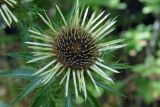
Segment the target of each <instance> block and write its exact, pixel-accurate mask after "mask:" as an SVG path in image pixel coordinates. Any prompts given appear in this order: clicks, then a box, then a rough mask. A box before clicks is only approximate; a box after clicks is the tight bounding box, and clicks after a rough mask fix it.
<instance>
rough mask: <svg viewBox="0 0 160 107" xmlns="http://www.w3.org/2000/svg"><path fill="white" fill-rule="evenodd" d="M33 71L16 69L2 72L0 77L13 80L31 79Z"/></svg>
mask: <svg viewBox="0 0 160 107" xmlns="http://www.w3.org/2000/svg"><path fill="white" fill-rule="evenodd" d="M32 74H33V71H32V70H27V69H17V70H13V71H2V72H0V77H13V78H17V77H18V78H33V75H32Z"/></svg>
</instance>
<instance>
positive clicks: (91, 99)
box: [87, 92, 100, 107]
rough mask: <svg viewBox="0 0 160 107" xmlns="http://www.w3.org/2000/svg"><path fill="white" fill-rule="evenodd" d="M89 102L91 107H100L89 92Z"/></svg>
mask: <svg viewBox="0 0 160 107" xmlns="http://www.w3.org/2000/svg"><path fill="white" fill-rule="evenodd" d="M87 102H89V104H90V105H91V107H100V105H99V104H98V102H97V100H96V98H94V97H93V96H92V95H91V94H90V93H89V92H88V97H87Z"/></svg>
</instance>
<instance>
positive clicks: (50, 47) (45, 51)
mask: <svg viewBox="0 0 160 107" xmlns="http://www.w3.org/2000/svg"><path fill="white" fill-rule="evenodd" d="M78 3H79V2H78V1H77V4H76V6H75V9H74V13H73V14H72V15H71V17H70V19H69V20H66V18H65V17H64V15H63V14H62V12H61V10H60V9H59V7H58V6H57V5H56V8H57V10H58V12H59V14H60V16H61V18H62V21H63V23H64V25H63V26H62V27H61V28H59V29H56V28H55V27H54V26H53V24H52V22H51V20H50V19H49V18H48V16H47V15H46V13H45V17H44V16H42V15H41V14H39V13H38V14H39V16H40V17H41V19H42V20H43V21H44V22H45V23H46V25H47V26H48V27H49V29H50V30H51V35H48V34H47V33H45V32H40V31H38V30H37V29H35V28H34V30H29V32H30V33H31V35H30V36H31V37H32V38H33V41H31V42H25V43H26V44H28V45H29V48H31V49H32V50H33V52H32V53H33V54H34V56H35V58H34V59H32V60H30V61H28V63H33V62H36V61H45V62H47V61H48V63H47V64H46V65H43V67H42V68H41V69H39V70H38V71H36V72H35V73H34V75H37V76H42V77H43V81H42V84H44V85H45V84H47V83H49V82H50V81H52V80H53V79H56V78H61V77H62V78H61V81H59V82H60V84H62V83H63V82H64V81H65V94H66V96H67V95H68V92H69V89H71V88H70V87H71V86H72V85H71V84H73V86H74V90H75V95H76V97H78V94H79V92H83V93H84V96H85V98H87V84H88V81H86V80H88V79H90V80H91V82H92V83H93V85H94V86H95V89H96V90H97V92H98V91H99V89H98V86H97V84H96V82H95V79H96V76H95V75H99V76H100V77H101V78H103V79H104V80H105V81H106V82H107V83H108V82H111V83H113V81H112V79H111V78H110V77H109V76H108V75H107V72H108V71H111V72H115V73H118V71H116V70H114V69H112V68H110V67H109V66H107V65H105V61H104V59H103V53H105V52H106V51H109V50H114V49H118V48H122V47H124V46H125V45H118V43H120V42H122V41H123V40H122V39H118V40H113V41H108V42H102V39H104V38H105V37H106V36H108V34H109V33H110V32H111V31H113V29H114V28H113V25H114V24H115V22H116V21H114V20H113V19H108V20H107V18H108V16H109V15H108V14H107V15H105V11H102V12H100V13H97V12H94V13H93V14H91V17H90V18H88V12H89V8H86V9H85V10H84V9H83V8H82V9H81V8H80V7H79V4H78ZM34 40H36V41H38V42H35V41H34Z"/></svg>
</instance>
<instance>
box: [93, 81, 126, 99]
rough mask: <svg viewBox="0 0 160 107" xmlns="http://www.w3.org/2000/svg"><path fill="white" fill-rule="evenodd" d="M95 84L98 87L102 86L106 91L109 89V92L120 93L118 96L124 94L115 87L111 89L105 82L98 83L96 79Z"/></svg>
mask: <svg viewBox="0 0 160 107" xmlns="http://www.w3.org/2000/svg"><path fill="white" fill-rule="evenodd" d="M96 84H97V85H98V86H99V87H102V88H103V89H105V90H107V91H110V92H113V93H115V94H116V95H120V96H123V97H125V95H123V94H121V93H120V92H118V91H117V90H116V89H113V88H112V87H110V86H109V85H107V84H104V83H100V82H97V81H96Z"/></svg>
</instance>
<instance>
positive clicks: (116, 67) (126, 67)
mask: <svg viewBox="0 0 160 107" xmlns="http://www.w3.org/2000/svg"><path fill="white" fill-rule="evenodd" d="M107 66H108V67H111V68H113V69H128V68H132V66H129V65H127V64H110V65H107Z"/></svg>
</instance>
